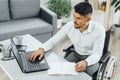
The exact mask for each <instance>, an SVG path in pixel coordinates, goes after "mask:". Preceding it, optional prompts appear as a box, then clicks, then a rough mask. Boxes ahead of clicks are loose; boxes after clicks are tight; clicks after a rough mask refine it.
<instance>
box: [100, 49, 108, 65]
mask: <svg viewBox="0 0 120 80" xmlns="http://www.w3.org/2000/svg"><path fill="white" fill-rule="evenodd" d="M109 58H110V51H108V52H106V53H105V54H104V55H103V56H102V57H101V59H100V63H105V62H106V61H107V60H108V59H109Z"/></svg>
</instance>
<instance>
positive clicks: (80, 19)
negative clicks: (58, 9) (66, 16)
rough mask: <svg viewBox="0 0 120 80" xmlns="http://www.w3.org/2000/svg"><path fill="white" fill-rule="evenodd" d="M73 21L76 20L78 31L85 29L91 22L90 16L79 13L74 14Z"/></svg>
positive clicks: (75, 25)
mask: <svg viewBox="0 0 120 80" xmlns="http://www.w3.org/2000/svg"><path fill="white" fill-rule="evenodd" d="M73 19H74V27H75V28H76V29H79V28H83V27H85V26H86V25H87V23H88V21H89V17H88V16H82V15H80V14H79V13H77V12H74V13H73Z"/></svg>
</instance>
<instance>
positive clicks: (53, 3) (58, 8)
mask: <svg viewBox="0 0 120 80" xmlns="http://www.w3.org/2000/svg"><path fill="white" fill-rule="evenodd" d="M48 8H49V9H50V10H52V11H53V12H55V13H56V14H57V18H58V19H60V20H59V21H61V22H62V20H61V18H63V17H69V16H70V14H71V10H72V6H71V1H70V0H49V1H48ZM58 24H59V23H58ZM59 26H60V27H61V25H58V27H59Z"/></svg>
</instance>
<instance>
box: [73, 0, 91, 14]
mask: <svg viewBox="0 0 120 80" xmlns="http://www.w3.org/2000/svg"><path fill="white" fill-rule="evenodd" d="M74 9H75V12H77V13H79V14H80V15H83V16H86V15H88V14H92V11H93V9H92V6H91V5H90V4H89V3H88V2H81V3H78V4H77V5H76V6H75V7H74Z"/></svg>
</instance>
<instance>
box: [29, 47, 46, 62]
mask: <svg viewBox="0 0 120 80" xmlns="http://www.w3.org/2000/svg"><path fill="white" fill-rule="evenodd" d="M43 55H44V49H43V48H39V49H38V50H37V51H35V52H34V53H33V54H31V55H30V56H29V57H28V60H29V61H31V62H34V61H35V59H36V58H37V57H38V56H39V60H41V59H42V57H43Z"/></svg>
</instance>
